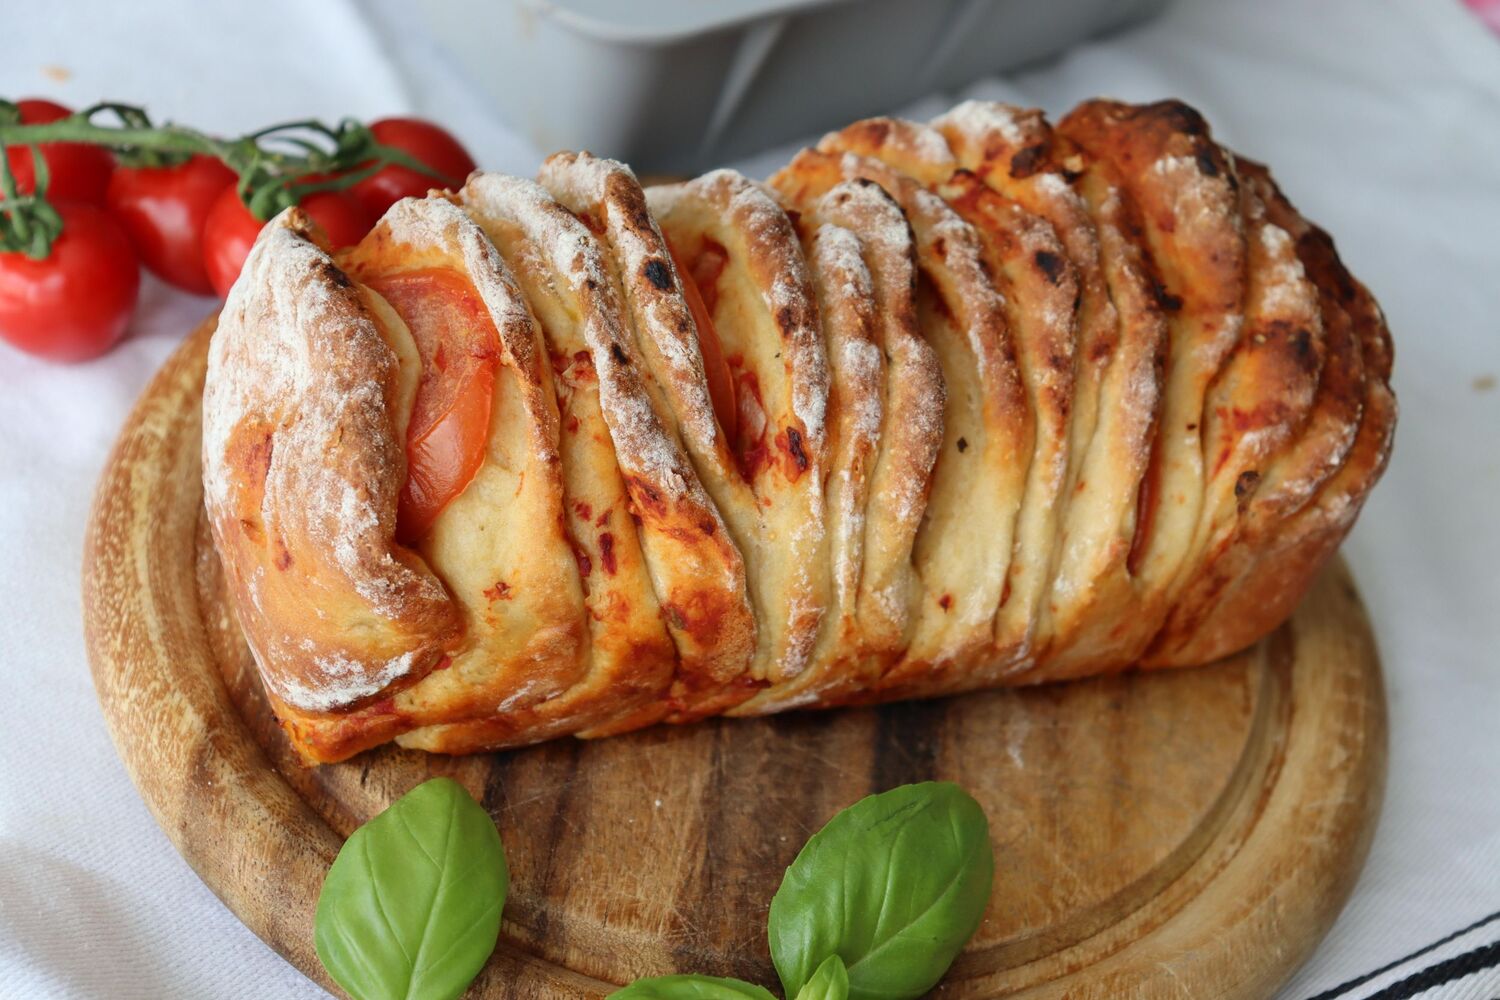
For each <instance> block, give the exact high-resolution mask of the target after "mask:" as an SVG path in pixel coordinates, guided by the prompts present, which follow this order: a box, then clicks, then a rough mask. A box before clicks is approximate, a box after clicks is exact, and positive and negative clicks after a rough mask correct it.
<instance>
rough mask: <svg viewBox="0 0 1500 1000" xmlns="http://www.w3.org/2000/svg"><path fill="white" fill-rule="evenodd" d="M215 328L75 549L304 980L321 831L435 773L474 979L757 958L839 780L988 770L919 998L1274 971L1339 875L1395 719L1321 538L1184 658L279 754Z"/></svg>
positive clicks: (163, 376) (1325, 920)
mask: <svg viewBox="0 0 1500 1000" xmlns="http://www.w3.org/2000/svg"><path fill="white" fill-rule="evenodd" d="M210 333H211V323H206V324H205V325H204V326H203V327H202V328H200V329H199V330H198V331H197V332H196V333H195V334H194V335H193V336H192V337H191V338H190V339H189V340H188V341H187V342H186V343H185V344H184V345H183V347H182V349H181V350H180V351H179V352H178V353H177V354H176V355H175V356H174V357H173V358H172V359H171V360H170V361H169V362H168V364H167V365H166V366H165V367H164V368H163V370H162V372H161V373H160V374H159V375H158V376H157V378H156V380H155V381H154V382H153V383H152V384H151V386H150V387H149V389H148V390H147V391H146V393H145V395H144V396H143V398H142V399H141V401H140V403H139V404H138V406H137V408H136V410H135V412H134V413H133V414H132V416H131V417H130V420H129V422H128V423H127V425H126V427H125V429H124V431H123V432H122V434H121V437H120V440H119V442H118V443H117V445H116V448H115V451H114V454H113V455H112V457H111V458H110V461H109V463H108V466H107V468H106V469H105V472H104V476H103V479H102V481H101V483H100V486H99V493H98V497H97V499H96V502H95V508H94V513H93V518H92V521H91V523H90V525H89V532H88V541H87V547H86V554H85V567H84V570H85V572H84V607H85V627H86V632H87V639H88V646H89V653H90V658H91V661H92V664H93V670H94V680H95V684H96V686H97V688H98V693H99V700H100V703H101V705H102V706H103V709H104V714H105V717H106V719H107V721H108V723H109V727H110V730H111V732H112V734H113V736H114V740H115V743H116V746H117V747H118V749H119V752H120V756H121V757H122V758H123V759H124V761H125V764H126V766H127V768H128V769H129V771H130V774H131V776H132V778H133V779H134V781H135V783H136V785H137V787H138V788H139V789H140V791H141V794H142V796H143V797H144V798H145V800H146V802H147V803H148V805H149V806H150V808H151V810H152V812H153V813H154V814H155V816H156V818H157V820H158V822H160V823H161V825H162V828H163V829H164V830H165V831H166V832H167V835H168V836H169V837H170V838H171V839H172V841H173V843H174V844H176V845H177V848H178V850H179V851H181V852H182V855H183V856H184V857H185V858H186V859H187V861H188V863H189V864H191V865H192V866H193V868H194V870H196V871H197V872H198V874H199V875H200V876H201V877H202V878H203V880H204V881H205V882H206V883H207V884H208V885H209V886H210V888H212V889H213V890H214V892H216V893H217V894H218V895H219V897H220V898H221V899H222V900H223V901H224V902H225V904H226V905H228V906H229V907H230V908H231V909H232V910H233V911H234V912H235V913H236V914H238V915H239V917H240V919H241V920H243V921H244V922H245V923H246V924H247V925H248V926H249V927H250V928H251V929H252V930H253V931H255V933H256V934H258V935H260V936H261V937H262V938H263V939H264V940H265V941H267V942H268V943H269V944H270V945H271V946H272V947H273V948H275V949H276V950H277V951H278V952H280V953H281V954H282V955H284V956H286V958H287V959H288V960H289V961H291V962H292V963H293V964H295V965H296V966H297V967H298V968H300V969H301V970H302V971H304V972H305V973H306V974H307V975H308V976H310V977H311V978H313V979H314V980H316V981H318V982H319V983H321V984H323V985H324V986H325V987H328V988H330V989H334V987H333V986H332V984H331V982H330V981H329V980H328V978H327V976H326V974H325V973H324V972H323V970H322V968H321V966H320V965H319V963H318V960H317V957H316V956H315V954H314V952H313V943H312V942H313V935H312V921H313V912H314V907H315V905H316V902H317V895H318V890H319V887H320V886H321V884H322V880H323V876H324V873H325V872H326V871H327V868H328V865H329V864H330V863H331V862H332V861H333V858H334V855H335V854H336V853H337V851H338V848H339V845H340V843H341V842H342V838H343V837H345V836H346V835H347V834H348V833H349V831H350V830H352V829H353V828H354V827H355V826H356V825H357V824H359V823H361V822H363V821H365V820H366V819H368V818H369V817H370V816H372V815H373V814H375V813H376V812H378V811H379V810H381V809H383V808H384V807H385V806H386V805H388V804H389V803H390V802H391V801H392V800H393V799H394V798H396V797H397V796H399V795H400V794H402V793H403V792H405V791H406V790H407V789H409V788H411V787H412V786H413V785H415V784H417V783H418V782H420V781H422V780H424V779H426V778H428V777H430V776H433V775H438V774H443V775H449V776H451V777H454V778H456V779H457V780H459V781H460V782H462V783H463V784H464V785H465V786H466V787H467V788H468V789H469V790H470V791H471V792H472V793H473V794H474V795H475V797H476V798H478V799H479V800H480V801H481V802H482V803H484V805H485V807H486V808H487V809H488V810H489V811H490V813H491V815H493V816H494V818H495V821H496V823H497V824H498V825H499V828H500V833H501V836H502V838H503V839H504V842H505V846H506V851H507V854H508V856H509V859H510V865H511V873H512V887H511V896H510V900H509V902H508V903H507V905H506V909H505V923H504V927H503V930H502V933H501V943H500V946H499V948H498V949H497V951H496V953H495V956H494V958H493V959H492V960H491V961H490V963H489V965H488V966H487V968H486V970H485V972H484V973H483V974H482V975H481V977H480V979H479V980H478V981H477V982H476V984H475V986H474V988H473V990H472V991H471V994H470V995H471V996H474V997H483V998H507V1000H519V998H532V997H535V998H543V997H545V998H574V997H578V998H582V997H601V996H604V995H606V994H607V993H608V992H610V990H611V989H612V988H613V987H614V986H615V985H618V984H621V983H624V982H628V981H630V980H631V979H633V978H635V977H637V976H641V975H647V974H662V973H667V972H672V971H698V972H708V973H715V974H720V975H736V976H741V977H744V978H747V979H751V980H754V981H757V982H761V983H764V984H766V985H768V986H773V985H774V983H775V974H774V970H773V969H772V967H771V964H770V960H769V956H768V952H767V948H766V940H765V918H766V910H767V907H768V906H769V904H770V899H771V895H772V894H773V893H774V891H775V889H776V886H777V885H778V884H779V882H780V879H781V873H782V871H783V870H784V869H785V867H786V865H787V864H788V863H789V862H790V861H791V860H792V858H793V857H794V856H795V855H796V852H797V850H798V849H799V848H800V847H801V845H802V844H803V842H804V841H805V840H806V838H807V837H808V836H809V834H811V833H812V832H813V831H814V830H816V829H817V828H818V827H820V826H821V825H822V824H823V823H824V822H826V821H827V820H828V818H829V817H830V816H832V815H833V813H834V812H835V811H837V810H838V809H840V808H842V807H843V806H846V805H848V804H850V803H852V802H854V801H855V800H857V799H859V798H860V797H862V796H864V795H866V794H868V793H870V792H872V791H877V790H880V789H884V788H888V787H890V786H892V785H896V784H900V783H903V782H908V781H919V780H924V779H928V778H944V779H950V780H953V781H957V782H959V783H961V784H962V785H964V786H965V787H966V788H968V789H969V790H970V791H971V792H972V793H973V794H974V795H975V796H976V797H977V798H978V799H979V801H980V803H981V804H982V805H983V806H984V808H985V810H986V812H987V813H988V815H989V819H990V828H991V832H992V835H993V837H994V842H995V851H996V879H995V894H994V898H993V900H992V902H991V905H990V909H989V912H988V914H987V915H986V918H985V920H984V923H983V925H982V926H981V927H980V930H979V932H978V934H977V935H976V936H975V938H974V940H973V941H972V942H971V943H970V945H969V947H968V949H967V950H966V951H965V952H964V953H963V954H962V955H961V956H960V957H959V959H958V961H957V962H956V963H955V965H954V966H953V969H952V971H951V972H950V973H949V975H948V977H947V979H946V980H945V981H944V983H943V985H941V986H940V987H939V988H938V990H937V991H935V993H934V995H936V996H942V997H947V998H971V997H1002V996H1004V997H1010V996H1017V997H1027V998H1044V997H1045V998H1063V997H1067V998H1072V1000H1092V998H1101V1000H1102V998H1120V997H1140V998H1146V997H1185V996H1188V997H1222V998H1252V997H1265V996H1267V995H1269V994H1270V993H1271V992H1273V991H1274V989H1275V988H1276V986H1277V985H1278V984H1280V983H1281V982H1283V981H1284V980H1285V979H1286V977H1287V976H1288V975H1290V973H1291V972H1292V970H1294V969H1295V968H1296V967H1297V966H1298V964H1300V963H1301V962H1302V961H1303V960H1304V959H1305V958H1306V956H1307V955H1308V954H1309V952H1310V951H1311V950H1312V948H1313V947H1314V946H1315V945H1316V944H1317V942H1318V940H1319V939H1320V938H1321V937H1322V935H1323V933H1324V932H1325V931H1326V930H1327V928H1328V926H1329V924H1330V923H1331V922H1332V921H1333V918H1334V916H1335V915H1336V914H1337V912H1338V910H1339V908H1340V907H1341V906H1342V905H1343V902H1344V900H1345V898H1346V897H1347V895H1348V893H1349V890H1350V889H1351V887H1352V885H1353V882H1354V879H1355V876H1356V875H1357V873H1358V871H1359V868H1360V865H1361V864H1362V862H1363V860H1364V857H1365V854H1366V850H1367V848H1368V844H1369V838H1370V834H1371V831H1372V829H1373V826H1374V820H1375V817H1376V814H1377V812H1378V809H1379V804H1380V799H1381V792H1382V785H1383V779H1384V773H1385V739H1386V733H1385V707H1384V696H1383V694H1382V690H1381V681H1380V672H1379V666H1378V661H1377V657H1376V653H1375V649H1374V645H1373V641H1372V638H1371V634H1370V630H1369V626H1368V622H1367V621H1366V619H1365V616H1364V612H1363V609H1362V608H1361V605H1360V602H1359V598H1358V596H1357V594H1356V593H1355V591H1354V588H1353V585H1352V583H1351V581H1350V579H1349V575H1348V573H1347V571H1346V570H1345V569H1344V568H1343V567H1342V565H1335V566H1333V567H1331V568H1330V569H1329V570H1327V571H1326V572H1325V573H1324V574H1323V576H1322V577H1321V578H1320V580H1319V581H1318V583H1317V585H1316V586H1315V587H1314V589H1313V592H1312V593H1311V594H1310V595H1309V596H1308V598H1307V599H1306V600H1305V601H1304V602H1303V604H1302V606H1301V608H1300V609H1299V610H1298V612H1297V614H1296V616H1295V617H1294V618H1293V620H1292V621H1291V622H1290V623H1288V625H1286V626H1285V627H1283V628H1282V629H1281V630H1280V631H1278V632H1277V633H1276V634H1274V635H1273V636H1271V637H1269V638H1268V639H1267V640H1265V641H1264V642H1262V643H1261V644H1260V645H1258V646H1257V647H1255V648H1254V649H1252V650H1249V651H1247V652H1245V653H1243V654H1241V655H1239V656H1236V657H1233V658H1231V659H1229V660H1226V661H1224V662H1222V663H1219V664H1216V665H1213V666H1211V667H1206V668H1201V669H1196V670H1183V671H1172V672H1162V673H1154V674H1127V675H1123V676H1117V677H1109V678H1101V679H1097V680H1092V681H1083V682H1078V683H1073V684H1068V685H1061V686H1053V687H1045V688H1035V689H1028V690H1019V691H998V692H990V693H984V694H978V695H972V696H967V697H961V698H954V699H949V700H946V701H935V702H920V703H910V704H903V705H894V706H886V707H882V708H876V709H858V710H845V711H840V712H834V713H826V714H820V713H807V714H793V715H787V716H782V717H778V718H771V719H757V720H712V721H709V722H706V723H701V724H698V725H695V726H691V727H683V728H658V729H653V730H648V731H645V732H641V733H636V734H633V735H628V736H622V737H615V738H612V739H608V740H601V741H597V742H580V741H575V740H560V741H557V742H554V743H550V744H546V745H543V746H539V747H535V748H531V749H527V750H520V751H512V752H509V753H505V754H491V755H481V756H474V757H468V758H444V757H437V756H428V755H425V754H421V753H416V752H409V751H401V750H397V749H386V750H381V751H376V752H372V753H367V754H364V755H361V756H360V757H357V758H355V759H354V760H352V761H350V762H348V763H345V764H340V765H334V766H329V767H322V768H317V769H304V768H301V767H299V766H298V765H297V764H296V763H294V761H293V758H292V755H291V753H290V751H289V749H288V747H287V745H286V743H285V741H284V739H283V738H282V735H281V732H280V730H279V729H278V728H277V726H276V723H275V720H274V719H273V718H272V717H271V715H270V713H269V711H268V710H267V707H266V704H265V701H264V698H263V695H262V692H261V689H260V686H259V681H258V680H257V679H256V677H255V673H254V668H253V664H252V663H251V661H250V658H249V654H248V652H247V650H246V648H245V645H244V642H243V640H242V639H241V637H240V635H239V633H238V631H237V629H236V626H235V624H234V617H233V612H232V610H231V609H230V608H229V606H228V605H227V603H226V602H225V600H224V599H223V594H222V586H221V585H222V577H221V574H220V571H219V565H218V561H217V559H216V557H215V556H214V554H213V552H212V549H211V547H210V546H209V545H208V543H207V534H206V530H205V526H204V524H203V519H202V504H201V486H200V482H199V473H200V469H199V433H200V417H199V404H200V400H201V395H202V383H203V372H204V360H205V356H206V350H207V344H208V338H209V336H210Z"/></svg>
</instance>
